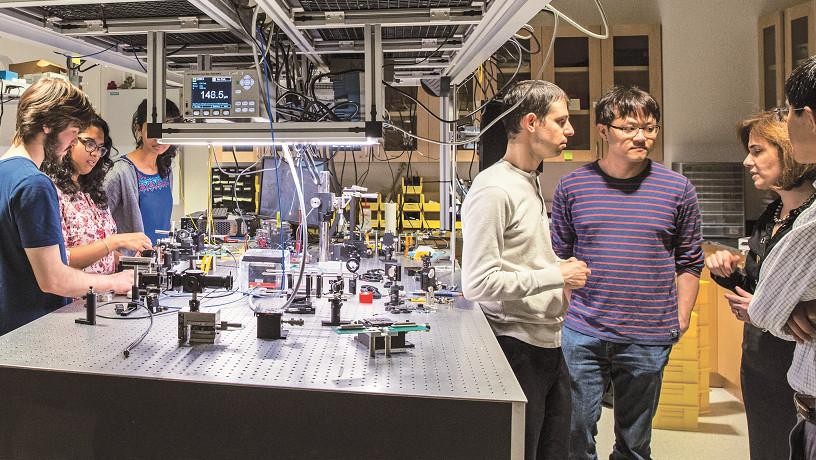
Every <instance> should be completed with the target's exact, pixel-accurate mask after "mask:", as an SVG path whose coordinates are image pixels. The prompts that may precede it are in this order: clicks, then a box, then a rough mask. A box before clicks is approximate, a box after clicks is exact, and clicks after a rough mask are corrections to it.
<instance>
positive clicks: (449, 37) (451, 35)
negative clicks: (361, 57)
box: [382, 26, 457, 69]
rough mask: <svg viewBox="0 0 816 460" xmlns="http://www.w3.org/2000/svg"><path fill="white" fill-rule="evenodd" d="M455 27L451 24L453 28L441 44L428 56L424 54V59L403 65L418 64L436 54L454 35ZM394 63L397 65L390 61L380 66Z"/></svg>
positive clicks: (391, 65)
mask: <svg viewBox="0 0 816 460" xmlns="http://www.w3.org/2000/svg"><path fill="white" fill-rule="evenodd" d="M456 29H457V27H456V26H453V30H452V31H451V34H450V35H449V36H447V37H445V39H444V40H443V41H442V44H441V45H439V46H437V47H436V49H435V50H433V51H431V54H429V55H428V56H426V57H425V59H423V60H421V61H417V62H415V63H413V64H405V65H409V66H412V65H419V64H422V63H423V62H426V61H428V60H429V59H430V58H432V57H434V55H435V54H436V53H437V52H438V51H439V50H441V49H442V47H443V46H445V44H446V43H448V40H450V39H451V38H453V36H454V35H456ZM395 65H397V63H396V62H394V63H390V64H384V65H383V66H382V68H383V69H384V68H386V67H393V66H395Z"/></svg>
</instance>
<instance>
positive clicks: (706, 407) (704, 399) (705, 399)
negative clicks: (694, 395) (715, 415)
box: [699, 388, 711, 414]
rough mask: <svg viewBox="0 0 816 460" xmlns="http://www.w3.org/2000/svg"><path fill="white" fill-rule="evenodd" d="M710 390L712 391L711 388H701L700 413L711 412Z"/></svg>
mask: <svg viewBox="0 0 816 460" xmlns="http://www.w3.org/2000/svg"><path fill="white" fill-rule="evenodd" d="M710 391H711V389H710V388H706V389H703V390H700V402H699V407H700V413H701V414H707V413H709V412H711V402H710V401H709V393H710Z"/></svg>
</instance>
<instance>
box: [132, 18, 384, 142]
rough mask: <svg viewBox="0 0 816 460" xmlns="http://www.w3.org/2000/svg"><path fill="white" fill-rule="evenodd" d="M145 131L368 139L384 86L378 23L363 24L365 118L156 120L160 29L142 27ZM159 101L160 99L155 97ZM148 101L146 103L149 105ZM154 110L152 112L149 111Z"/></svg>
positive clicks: (249, 138)
mask: <svg viewBox="0 0 816 460" xmlns="http://www.w3.org/2000/svg"><path fill="white" fill-rule="evenodd" d="M147 38H148V63H149V65H150V69H151V70H152V71H151V73H150V76H149V78H148V101H149V103H148V104H149V105H148V107H149V108H148V110H149V114H148V122H149V123H148V133H149V134H148V135H149V136H150V137H153V138H157V139H160V140H161V142H163V143H168V144H176V145H208V144H222V145H225V144H226V145H229V144H239V145H273V144H332V145H344V144H345V145H349V144H358V145H364V144H372V143H376V142H377V141H376V139H377V138H381V137H382V119H383V113H384V106H385V91H384V88H383V85H382V78H383V70H382V67H383V54H382V51H381V50H382V27H381V26H379V25H373V26H366V29H365V38H366V39H365V43H366V58H365V78H366V80H365V104H364V108H363V114H364V117H365V120H366V121H360V122H334V121H332V122H281V123H272V124H271V125H270V122H269V121H256V122H243V123H240V122H239V123H161V120H163V114H164V105H163V98H164V87H163V85H162V84H161V82H162V81H163V80H162V74H163V73H164V72H165V66H164V65H163V64H164V63H165V56H166V55H165V51H166V50H165V47H164V33H163V32H150V33H148V36H147ZM160 102H161V103H160ZM150 107H152V109H151V108H150ZM153 113H155V116H153V115H152V114H153Z"/></svg>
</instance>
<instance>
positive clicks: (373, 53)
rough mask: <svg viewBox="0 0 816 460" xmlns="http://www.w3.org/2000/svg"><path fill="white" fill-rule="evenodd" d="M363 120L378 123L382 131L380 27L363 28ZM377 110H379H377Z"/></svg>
mask: <svg viewBox="0 0 816 460" xmlns="http://www.w3.org/2000/svg"><path fill="white" fill-rule="evenodd" d="M364 35H365V72H364V74H363V78H365V93H364V97H365V111H364V112H363V113H364V115H365V119H366V120H367V121H373V122H379V123H380V130H382V120H383V112H384V111H385V88H384V86H383V84H382V81H383V53H382V46H383V45H382V26H381V25H379V24H375V25H367V26H365V32H364ZM378 109H379V110H378Z"/></svg>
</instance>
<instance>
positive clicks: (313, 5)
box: [292, 0, 473, 11]
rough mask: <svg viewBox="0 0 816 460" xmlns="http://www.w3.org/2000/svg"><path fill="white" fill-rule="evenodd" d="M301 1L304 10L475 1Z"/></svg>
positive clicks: (445, 5) (447, 5)
mask: <svg viewBox="0 0 816 460" xmlns="http://www.w3.org/2000/svg"><path fill="white" fill-rule="evenodd" d="M299 3H300V5H299V6H300V7H301V8H303V10H304V11H350V10H387V9H395V8H453V7H457V6H470V5H471V4H472V3H473V2H472V1H471V0H418V1H416V0H374V1H372V0H364V1H356V0H342V1H341V0H301V1H300V2H299ZM292 6H294V5H292Z"/></svg>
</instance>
